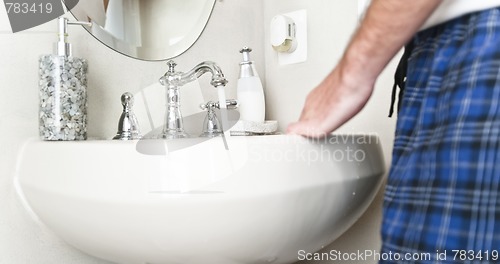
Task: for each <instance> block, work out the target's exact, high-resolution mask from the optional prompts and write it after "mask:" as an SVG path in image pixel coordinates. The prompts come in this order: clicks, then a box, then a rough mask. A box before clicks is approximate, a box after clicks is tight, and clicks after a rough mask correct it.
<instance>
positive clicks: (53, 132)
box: [39, 18, 91, 140]
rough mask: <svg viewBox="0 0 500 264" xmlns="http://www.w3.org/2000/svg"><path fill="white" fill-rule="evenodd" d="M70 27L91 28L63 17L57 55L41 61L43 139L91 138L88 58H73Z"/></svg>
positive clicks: (40, 82) (42, 57)
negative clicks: (88, 134)
mask: <svg viewBox="0 0 500 264" xmlns="http://www.w3.org/2000/svg"><path fill="white" fill-rule="evenodd" d="M68 25H87V26H90V25H91V24H90V23H86V22H70V21H69V20H68V19H67V18H59V42H58V43H57V53H56V54H51V55H42V56H41V57H40V60H39V77H40V81H39V88H40V90H39V93H40V112H39V126H40V127H39V131H40V138H41V139H43V140H85V139H87V68H88V64H87V61H86V60H85V59H81V58H76V57H72V55H71V44H69V43H68V42H67V36H68V33H67V27H68Z"/></svg>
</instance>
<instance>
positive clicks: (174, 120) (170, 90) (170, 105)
mask: <svg viewBox="0 0 500 264" xmlns="http://www.w3.org/2000/svg"><path fill="white" fill-rule="evenodd" d="M167 65H168V71H167V72H166V73H165V74H164V75H163V76H162V77H161V78H160V84H162V85H164V86H165V87H166V89H167V91H166V101H167V105H166V108H167V109H166V111H165V123H164V125H163V132H162V134H161V136H160V137H161V138H164V139H174V138H186V137H189V135H188V134H187V133H186V132H185V131H184V124H183V118H182V114H181V109H180V92H179V88H180V87H181V86H183V85H185V84H187V83H190V82H192V81H195V80H197V79H198V78H199V77H200V76H202V75H203V74H205V73H207V72H210V73H211V74H212V80H211V81H210V84H211V85H212V86H214V87H216V88H217V87H219V86H225V85H226V84H227V80H226V78H225V77H224V74H223V73H222V71H221V69H220V67H219V66H218V65H217V64H215V63H214V62H211V61H205V62H202V63H200V64H198V65H196V66H195V67H194V68H193V69H192V70H190V71H188V72H186V73H184V72H176V71H175V66H177V64H176V63H175V62H174V61H172V60H170V61H168V62H167Z"/></svg>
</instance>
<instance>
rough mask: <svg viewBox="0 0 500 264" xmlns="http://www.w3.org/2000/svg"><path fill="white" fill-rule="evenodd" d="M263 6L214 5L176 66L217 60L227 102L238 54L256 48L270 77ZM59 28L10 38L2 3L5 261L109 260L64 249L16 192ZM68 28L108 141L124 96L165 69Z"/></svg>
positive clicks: (241, 0) (1, 234)
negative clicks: (41, 67) (41, 71)
mask: <svg viewBox="0 0 500 264" xmlns="http://www.w3.org/2000/svg"><path fill="white" fill-rule="evenodd" d="M262 3H263V1H262V0H253V1H246V0H231V1H217V3H216V7H215V9H214V14H213V16H212V18H211V19H210V21H209V23H208V26H207V27H206V30H205V32H204V34H203V35H202V36H201V38H200V39H199V41H198V42H197V43H196V44H195V45H194V46H193V47H192V48H191V49H190V50H189V51H188V52H186V53H185V54H183V55H181V56H179V57H178V58H177V59H176V62H177V63H178V66H177V67H178V69H179V70H189V69H191V68H192V67H193V66H194V65H196V64H197V63H199V62H201V61H203V60H213V61H216V62H217V63H218V64H220V66H221V68H222V69H223V70H224V73H225V74H226V76H227V77H228V79H229V85H228V98H234V97H235V86H234V85H235V83H236V80H237V77H238V72H239V65H238V63H239V61H240V57H241V54H240V53H239V50H240V48H241V47H242V46H244V45H249V46H251V47H252V48H254V52H253V53H254V54H253V58H254V59H255V60H256V61H257V62H258V63H257V67H258V69H259V71H260V72H259V74H260V75H261V76H265V72H264V68H265V67H264V52H263V43H262V41H261V39H262V30H261V29H262V28H263V21H264V19H263V15H262V12H261V10H262V9H263V4H262ZM255 10H257V11H258V12H255ZM56 28H57V27H56V22H55V21H52V22H49V23H46V24H44V25H42V26H39V27H37V28H34V29H30V30H27V31H24V32H20V33H16V34H12V32H11V29H10V24H9V21H8V18H7V14H6V11H5V8H4V5H3V4H2V5H0V94H1V96H0V264H54V263H71V264H94V263H105V262H103V261H99V260H96V259H93V258H92V257H89V256H86V255H84V254H82V253H80V252H78V251H77V250H74V249H73V248H71V247H69V246H67V245H65V244H64V242H62V241H60V240H59V239H58V238H57V237H55V236H54V235H53V234H52V233H51V232H50V231H49V230H46V229H45V228H44V227H43V226H42V225H39V224H37V223H35V222H34V221H33V219H31V217H30V216H29V215H28V214H27V213H26V211H25V210H24V208H23V207H22V205H21V203H20V201H19V199H18V197H17V195H16V193H15V190H14V187H13V176H14V172H15V165H16V158H17V153H18V151H19V149H20V147H21V146H22V145H23V142H25V141H26V140H28V139H29V138H36V137H37V135H38V119H37V114H38V64H37V63H38V57H39V55H41V54H46V53H52V50H53V49H52V47H53V46H52V45H53V42H54V41H55V40H56V38H57V35H56V32H55V30H56ZM70 30H71V31H70V41H71V42H72V43H73V46H74V49H73V52H74V55H76V56H81V57H85V58H87V59H88V60H89V65H90V68H89V71H90V72H89V91H88V93H89V127H88V130H89V135H90V136H91V137H98V138H110V137H112V136H113V135H114V134H115V133H116V126H117V121H118V118H119V116H120V114H121V108H122V107H121V104H120V95H121V94H122V93H123V92H125V91H130V92H133V93H134V92H137V91H139V90H140V89H141V88H144V87H146V86H148V85H150V84H152V83H155V82H156V81H157V80H158V78H159V76H161V75H162V74H163V73H164V72H165V71H166V65H165V63H164V62H144V61H139V60H135V59H131V58H128V57H125V56H123V55H120V54H118V53H115V52H113V51H112V50H110V49H108V48H107V47H105V46H103V45H101V44H100V43H99V42H98V41H97V40H95V39H94V38H93V37H91V36H90V35H89V34H88V33H87V32H85V31H84V30H83V29H82V28H81V27H73V28H71V29H70ZM209 80H210V79H209V77H202V78H201V81H200V86H201V87H202V89H204V90H207V91H209V92H207V93H206V95H205V96H206V97H210V96H212V94H213V96H214V97H213V98H215V92H212V91H213V90H215V89H213V88H212V87H209V84H208V82H209ZM186 100H187V102H189V99H187V98H186ZM185 103H186V101H185ZM189 103H193V104H196V105H198V104H199V103H201V102H189ZM48 155H50V153H48ZM83 165H85V164H83ZM75 169H76V168H75Z"/></svg>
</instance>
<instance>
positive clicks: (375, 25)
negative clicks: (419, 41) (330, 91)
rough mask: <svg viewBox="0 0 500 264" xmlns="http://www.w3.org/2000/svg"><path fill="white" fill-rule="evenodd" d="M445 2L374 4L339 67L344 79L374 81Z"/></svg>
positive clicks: (384, 1)
mask: <svg viewBox="0 0 500 264" xmlns="http://www.w3.org/2000/svg"><path fill="white" fill-rule="evenodd" d="M441 2H442V0H411V1H407V0H374V1H373V3H372V5H371V6H370V8H369V9H368V11H367V13H366V17H365V19H364V20H363V22H362V24H361V26H360V27H359V29H358V31H357V32H356V34H355V35H354V37H353V39H352V41H351V43H350V44H349V46H348V47H347V49H346V51H345V53H344V57H343V58H342V60H341V62H340V64H339V67H341V69H342V71H345V72H343V74H346V76H345V77H347V76H349V75H352V76H353V77H354V78H359V74H363V75H364V77H366V78H367V79H369V80H371V81H373V82H374V81H375V79H376V78H377V76H378V75H379V74H380V72H381V71H382V70H383V69H384V67H385V66H386V65H387V63H389V61H390V60H391V59H392V57H394V55H395V54H396V53H397V52H398V51H399V50H400V49H401V47H403V46H404V45H405V44H406V43H407V42H408V41H409V40H410V38H411V37H412V36H413V35H414V34H415V33H416V32H417V31H418V29H419V28H420V27H421V26H422V25H423V23H424V22H425V21H426V19H427V18H428V17H429V16H430V15H431V14H432V12H433V11H434V10H435V9H436V8H437V6H438V5H439V4H440V3H441Z"/></svg>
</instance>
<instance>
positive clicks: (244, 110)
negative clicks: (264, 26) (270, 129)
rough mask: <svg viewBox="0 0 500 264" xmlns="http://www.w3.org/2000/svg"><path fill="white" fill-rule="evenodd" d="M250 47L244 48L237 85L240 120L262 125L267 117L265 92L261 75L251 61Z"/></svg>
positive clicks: (241, 51)
mask: <svg viewBox="0 0 500 264" xmlns="http://www.w3.org/2000/svg"><path fill="white" fill-rule="evenodd" d="M251 51H252V49H251V48H249V47H243V49H241V50H240V53H241V54H243V61H242V62H241V63H240V76H239V79H238V84H237V90H236V93H237V98H238V108H239V112H240V119H241V120H243V121H252V122H258V123H262V122H264V119H265V115H266V104H265V99H264V90H263V88H262V82H261V80H260V78H259V74H258V73H257V70H256V69H255V66H254V65H253V62H252V61H250V52H251Z"/></svg>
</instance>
